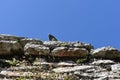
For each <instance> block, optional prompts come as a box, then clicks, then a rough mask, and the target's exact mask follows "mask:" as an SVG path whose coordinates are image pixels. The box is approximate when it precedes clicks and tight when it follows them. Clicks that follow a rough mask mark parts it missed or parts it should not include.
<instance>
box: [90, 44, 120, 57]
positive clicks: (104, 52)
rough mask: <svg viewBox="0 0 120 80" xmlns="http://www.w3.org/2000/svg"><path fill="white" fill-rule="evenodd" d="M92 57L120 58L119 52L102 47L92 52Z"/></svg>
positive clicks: (111, 48)
mask: <svg viewBox="0 0 120 80" xmlns="http://www.w3.org/2000/svg"><path fill="white" fill-rule="evenodd" d="M92 56H93V57H95V58H108V59H117V58H120V51H119V50H117V49H116V48H113V47H109V46H108V47H102V48H98V49H96V50H94V51H93V52H92Z"/></svg>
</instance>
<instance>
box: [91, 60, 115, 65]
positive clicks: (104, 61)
mask: <svg viewBox="0 0 120 80" xmlns="http://www.w3.org/2000/svg"><path fill="white" fill-rule="evenodd" d="M92 64H93V65H101V64H102V65H109V64H111V65H112V64H115V62H114V61H112V60H97V61H94V62H92Z"/></svg>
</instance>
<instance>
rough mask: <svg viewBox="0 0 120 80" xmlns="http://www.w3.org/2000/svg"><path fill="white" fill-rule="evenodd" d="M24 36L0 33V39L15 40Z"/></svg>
mask: <svg viewBox="0 0 120 80" xmlns="http://www.w3.org/2000/svg"><path fill="white" fill-rule="evenodd" d="M22 38H24V37H18V36H14V35H9V34H0V40H12V41H17V40H19V39H22Z"/></svg>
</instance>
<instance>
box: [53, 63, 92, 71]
mask: <svg viewBox="0 0 120 80" xmlns="http://www.w3.org/2000/svg"><path fill="white" fill-rule="evenodd" d="M90 68H93V66H86V65H84V66H74V67H58V68H55V69H53V71H54V72H56V73H68V72H75V71H80V70H87V69H90Z"/></svg>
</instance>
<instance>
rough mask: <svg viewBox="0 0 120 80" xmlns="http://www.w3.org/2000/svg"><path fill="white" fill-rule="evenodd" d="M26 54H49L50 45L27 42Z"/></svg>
mask: <svg viewBox="0 0 120 80" xmlns="http://www.w3.org/2000/svg"><path fill="white" fill-rule="evenodd" d="M24 52H25V53H24V54H25V55H49V53H50V50H49V47H45V46H43V45H40V44H34V43H27V44H26V45H25V47H24Z"/></svg>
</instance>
